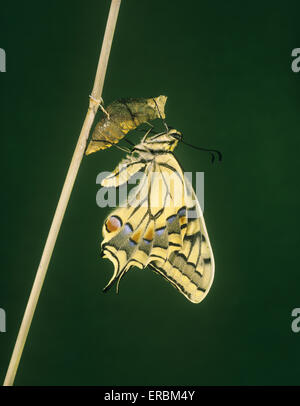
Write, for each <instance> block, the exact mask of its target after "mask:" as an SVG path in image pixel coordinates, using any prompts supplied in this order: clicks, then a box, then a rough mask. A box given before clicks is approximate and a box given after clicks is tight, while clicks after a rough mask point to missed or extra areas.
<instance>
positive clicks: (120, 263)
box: [101, 154, 187, 289]
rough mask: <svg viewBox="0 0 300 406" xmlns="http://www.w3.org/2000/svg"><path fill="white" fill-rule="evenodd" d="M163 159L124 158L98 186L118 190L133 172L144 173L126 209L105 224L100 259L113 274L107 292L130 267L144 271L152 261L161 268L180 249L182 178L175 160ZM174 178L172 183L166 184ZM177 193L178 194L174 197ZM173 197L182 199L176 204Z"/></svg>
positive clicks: (176, 201)
mask: <svg viewBox="0 0 300 406" xmlns="http://www.w3.org/2000/svg"><path fill="white" fill-rule="evenodd" d="M165 155H166V156H167V159H164V160H163V155H162V156H160V157H159V159H157V160H155V159H154V160H152V161H149V162H147V161H145V159H140V160H138V159H134V158H132V159H131V160H130V159H128V158H127V159H126V160H123V161H122V162H121V164H120V165H119V166H118V168H117V169H116V170H115V171H113V173H112V174H111V175H109V176H108V177H107V178H105V179H104V180H103V181H102V185H103V186H106V187H109V186H114V187H118V186H120V185H121V184H123V183H124V182H125V181H128V180H129V179H130V177H131V176H132V175H133V174H135V173H136V170H138V169H143V170H144V174H143V177H142V179H141V180H140V183H139V185H138V186H137V187H136V188H135V189H134V190H132V191H131V192H130V194H129V197H128V199H127V200H126V202H125V204H124V203H123V204H122V207H119V208H117V209H116V210H114V211H113V212H112V213H111V214H110V215H109V216H108V218H107V219H106V221H105V222H104V226H103V230H102V232H103V237H104V239H103V242H102V244H101V246H102V255H103V257H104V258H108V259H110V260H111V261H112V262H113V264H114V273H113V276H112V278H111V280H110V281H109V283H108V285H107V286H106V289H107V288H109V287H110V286H111V285H112V283H113V282H115V281H116V280H118V281H119V280H120V279H121V277H122V276H123V275H124V274H125V273H126V272H127V271H128V270H129V269H130V268H131V267H132V266H136V267H138V268H145V267H146V266H147V265H148V264H149V263H151V262H152V261H154V260H159V261H163V262H165V261H166V260H167V258H168V256H170V255H171V253H172V252H175V251H178V250H180V249H181V247H182V244H183V237H184V235H185V232H186V230H185V224H186V221H187V220H186V208H185V206H184V197H183V193H184V190H183V187H184V182H183V174H182V171H181V168H180V166H179V164H178V163H177V161H176V159H175V158H174V156H173V155H172V154H170V156H169V154H165ZM145 162H146V163H145ZM162 163H163V164H164V165H165V166H164V167H163V166H162ZM126 165H127V169H128V170H127V171H125V169H124V168H125V166H126ZM120 168H121V169H120ZM162 168H163V169H164V170H162ZM178 171H179V172H180V175H178V173H177V172H178ZM174 174H175V176H174V179H173V182H170V178H171V175H174ZM180 189H181V190H182V193H178V192H179V190H180ZM175 195H179V196H180V198H179V199H176V198H175Z"/></svg>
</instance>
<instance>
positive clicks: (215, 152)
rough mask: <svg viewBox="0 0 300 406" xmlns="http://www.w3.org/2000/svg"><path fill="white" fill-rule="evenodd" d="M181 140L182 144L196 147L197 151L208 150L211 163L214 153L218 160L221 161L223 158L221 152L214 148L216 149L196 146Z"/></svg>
mask: <svg viewBox="0 0 300 406" xmlns="http://www.w3.org/2000/svg"><path fill="white" fill-rule="evenodd" d="M181 142H182V143H183V144H185V145H187V146H189V147H191V148H194V149H197V150H199V151H206V152H209V153H210V155H211V163H213V162H214V160H215V154H217V155H218V159H219V161H222V158H223V156H222V153H221V152H220V151H218V150H216V149H208V148H201V147H196V145H192V144H189V143H187V142H185V141H183V140H181Z"/></svg>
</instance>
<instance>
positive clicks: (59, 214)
mask: <svg viewBox="0 0 300 406" xmlns="http://www.w3.org/2000/svg"><path fill="white" fill-rule="evenodd" d="M120 4H121V0H112V1H111V6H110V10H109V15H108V19H107V24H106V29H105V34H104V38H103V43H102V48H101V53H100V58H99V62H98V67H97V73H96V77H95V82H94V87H93V91H92V94H91V97H90V102H89V108H88V112H87V115H86V117H85V120H84V123H83V126H82V129H81V133H80V136H79V139H78V142H77V145H76V148H75V151H74V154H73V157H72V161H71V164H70V167H69V170H68V173H67V176H66V180H65V183H64V186H63V188H62V192H61V195H60V198H59V201H58V204H57V208H56V211H55V214H54V217H53V220H52V224H51V227H50V230H49V234H48V238H47V241H46V244H45V247H44V251H43V254H42V258H41V261H40V264H39V267H38V270H37V273H36V277H35V280H34V283H33V287H32V290H31V293H30V296H29V300H28V303H27V306H26V310H25V313H24V317H23V320H22V324H21V327H20V330H19V333H18V337H17V340H16V343H15V347H14V350H13V354H12V357H11V360H10V364H9V367H8V370H7V374H6V377H5V380H4V386H12V385H13V383H14V379H15V376H16V373H17V369H18V366H19V362H20V359H21V356H22V352H23V348H24V345H25V342H26V338H27V335H28V331H29V328H30V325H31V321H32V318H33V315H34V311H35V309H36V306H37V302H38V299H39V296H40V293H41V289H42V286H43V282H44V279H45V276H46V273H47V269H48V265H49V262H50V259H51V256H52V253H53V249H54V246H55V242H56V239H57V235H58V233H59V230H60V227H61V223H62V220H63V217H64V214H65V211H66V208H67V205H68V202H69V198H70V195H71V192H72V189H73V185H74V182H75V179H76V176H77V173H78V170H79V167H80V163H81V160H82V157H83V154H84V151H85V147H86V142H87V139H88V136H89V132H90V129H91V126H92V124H93V121H94V118H95V115H96V113H97V110H98V107H99V102H100V101H101V100H102V99H101V94H102V89H103V84H104V78H105V73H106V68H107V63H108V59H109V54H110V49H111V44H112V39H113V36H114V31H115V26H116V22H117V18H118V13H119V8H120Z"/></svg>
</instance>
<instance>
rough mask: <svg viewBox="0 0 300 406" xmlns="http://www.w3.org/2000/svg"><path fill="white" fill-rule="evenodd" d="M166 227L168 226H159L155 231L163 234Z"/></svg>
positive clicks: (159, 234)
mask: <svg viewBox="0 0 300 406" xmlns="http://www.w3.org/2000/svg"><path fill="white" fill-rule="evenodd" d="M165 229H166V227H161V228H158V229H157V230H155V232H156V234H157V235H158V236H161V235H162V234H163V233H164V231H165Z"/></svg>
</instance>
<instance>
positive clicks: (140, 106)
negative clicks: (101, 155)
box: [85, 96, 167, 155]
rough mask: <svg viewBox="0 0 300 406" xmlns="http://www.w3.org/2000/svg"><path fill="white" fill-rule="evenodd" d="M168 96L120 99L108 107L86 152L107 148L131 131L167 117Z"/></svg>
mask: <svg viewBox="0 0 300 406" xmlns="http://www.w3.org/2000/svg"><path fill="white" fill-rule="evenodd" d="M166 101H167V97H166V96H158V97H152V98H149V99H146V98H128V99H119V100H115V101H114V102H113V103H111V104H110V105H109V106H108V107H107V108H106V109H104V108H103V107H102V106H100V107H101V109H102V110H103V112H104V113H105V116H104V117H103V118H102V119H101V120H100V121H99V122H98V123H97V125H96V127H95V129H94V132H93V134H92V139H91V141H90V143H89V145H88V147H87V149H86V152H85V154H86V155H89V154H92V153H93V152H96V151H99V150H102V149H106V148H109V147H111V146H112V145H114V144H116V143H118V142H119V141H120V139H122V138H123V137H124V136H125V135H126V134H127V133H128V132H129V131H131V130H134V129H136V128H137V127H138V126H139V125H140V124H143V123H148V121H151V120H155V119H156V118H161V119H164V118H165V110H164V109H165V104H166Z"/></svg>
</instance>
